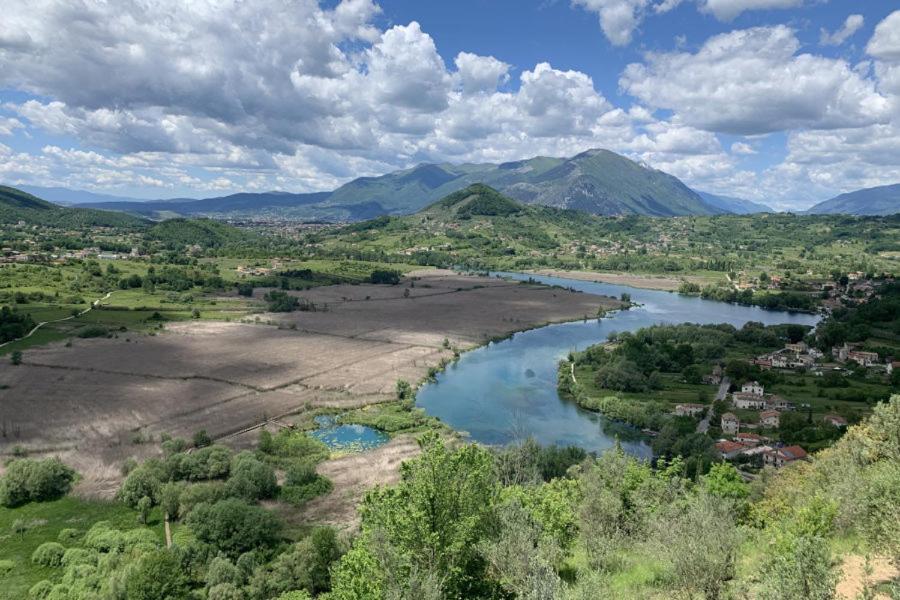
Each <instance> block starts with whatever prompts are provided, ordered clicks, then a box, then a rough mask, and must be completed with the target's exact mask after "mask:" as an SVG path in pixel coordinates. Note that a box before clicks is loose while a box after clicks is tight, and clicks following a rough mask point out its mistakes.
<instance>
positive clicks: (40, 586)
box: [28, 579, 53, 600]
mask: <svg viewBox="0 0 900 600" xmlns="http://www.w3.org/2000/svg"><path fill="white" fill-rule="evenodd" d="M51 590H53V584H52V583H50V582H49V581H47V580H46V579H44V580H42V581H38V582H37V583H36V584H34V585H33V586H31V589H29V590H28V596H29V598H34V599H35V600H43V599H44V598H46V597H47V596H48V595H50V591H51Z"/></svg>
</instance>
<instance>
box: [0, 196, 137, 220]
mask: <svg viewBox="0 0 900 600" xmlns="http://www.w3.org/2000/svg"><path fill="white" fill-rule="evenodd" d="M19 221H23V222H25V223H26V224H29V225H40V226H44V227H46V226H53V227H60V228H66V229H77V228H82V227H121V228H144V227H146V226H147V225H148V222H147V221H146V220H144V219H141V218H138V217H133V216H131V215H126V214H124V213H115V212H109V211H105V210H93V209H88V208H65V207H62V206H58V205H56V204H52V203H50V202H47V201H46V200H41V199H40V198H38V197H36V196H32V195H31V194H27V193H25V192H23V191H21V190H17V189H15V188H11V187H6V186H0V223H17V222H19Z"/></svg>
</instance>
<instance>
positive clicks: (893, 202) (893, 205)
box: [806, 183, 900, 215]
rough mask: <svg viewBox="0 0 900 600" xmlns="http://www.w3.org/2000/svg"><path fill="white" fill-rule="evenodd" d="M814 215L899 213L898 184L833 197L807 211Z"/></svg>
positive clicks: (899, 189) (899, 192) (899, 190)
mask: <svg viewBox="0 0 900 600" xmlns="http://www.w3.org/2000/svg"><path fill="white" fill-rule="evenodd" d="M806 212H808V213H810V214H815V215H833V214H839V213H842V214H848V215H892V214H895V213H900V183H897V184H894V185H882V186H879V187H871V188H865V189H862V190H856V191H855V192H848V193H846V194H841V195H840V196H835V197H834V198H831V199H830V200H826V201H825V202H820V203H819V204H816V205H815V206H813V207H812V208H810V209H809V210H808V211H806Z"/></svg>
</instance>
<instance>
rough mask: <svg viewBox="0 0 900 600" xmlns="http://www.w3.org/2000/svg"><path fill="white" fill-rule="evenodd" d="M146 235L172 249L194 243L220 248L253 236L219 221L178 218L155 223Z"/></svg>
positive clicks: (205, 246) (204, 246)
mask: <svg viewBox="0 0 900 600" xmlns="http://www.w3.org/2000/svg"><path fill="white" fill-rule="evenodd" d="M147 237H148V238H150V239H152V240H157V241H159V242H162V243H164V244H166V245H167V246H169V247H171V248H173V249H181V248H184V247H185V246H191V245H194V244H197V245H198V246H202V247H203V248H220V247H222V246H224V245H226V244H229V243H238V242H243V241H247V240H248V239H250V238H251V237H254V236H253V234H250V233H248V232H244V231H241V230H240V229H238V228H237V227H233V226H231V225H227V224H225V223H221V222H219V221H213V220H210V219H181V218H178V219H169V220H167V221H163V222H161V223H157V224H156V225H154V226H153V227H151V228H150V229H149V230H148V231H147Z"/></svg>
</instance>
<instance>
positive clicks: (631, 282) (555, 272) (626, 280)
mask: <svg viewBox="0 0 900 600" xmlns="http://www.w3.org/2000/svg"><path fill="white" fill-rule="evenodd" d="M526 273H534V274H536V275H548V276H550V277H562V278H565V279H575V280H578V281H593V282H597V283H611V284H615V285H626V286H629V287H635V288H640V289H645V290H660V291H664V292H675V291H678V286H680V285H681V283H682V282H683V281H689V282H691V283H696V284H698V285H701V286H703V285H709V284H711V283H715V282H716V280H715V279H713V278H710V277H703V276H699V275H685V276H683V277H664V276H654V275H636V274H633V273H611V272H595V271H562V270H559V269H537V270H533V271H526ZM723 281H724V278H723Z"/></svg>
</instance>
